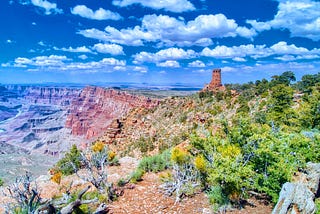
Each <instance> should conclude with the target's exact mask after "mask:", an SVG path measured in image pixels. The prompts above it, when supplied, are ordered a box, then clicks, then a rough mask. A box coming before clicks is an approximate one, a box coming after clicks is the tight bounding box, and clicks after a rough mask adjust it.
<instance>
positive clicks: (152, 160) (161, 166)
mask: <svg viewBox="0 0 320 214" xmlns="http://www.w3.org/2000/svg"><path fill="white" fill-rule="evenodd" d="M169 160H170V151H169V150H165V151H164V152H163V153H161V154H159V155H154V156H150V157H144V158H143V159H142V160H141V161H140V163H139V165H138V169H141V170H143V171H145V172H160V171H163V170H165V169H167V168H169V167H170V161H169Z"/></svg>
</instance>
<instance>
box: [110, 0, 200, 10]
mask: <svg viewBox="0 0 320 214" xmlns="http://www.w3.org/2000/svg"><path fill="white" fill-rule="evenodd" d="M112 3H113V4H114V5H116V6H120V7H126V6H129V5H132V4H140V5H142V6H144V7H149V8H152V9H155V10H159V9H163V10H166V11H171V12H175V13H180V12H185V11H192V10H195V9H196V8H195V7H194V5H193V4H192V3H191V2H189V1H187V0H161V1H152V0H113V1H112Z"/></svg>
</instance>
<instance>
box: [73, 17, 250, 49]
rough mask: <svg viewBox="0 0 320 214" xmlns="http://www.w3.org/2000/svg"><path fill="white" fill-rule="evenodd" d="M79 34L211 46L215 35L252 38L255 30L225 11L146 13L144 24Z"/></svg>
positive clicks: (114, 40) (117, 40) (132, 43)
mask: <svg viewBox="0 0 320 214" xmlns="http://www.w3.org/2000/svg"><path fill="white" fill-rule="evenodd" d="M78 33H79V34H81V35H83V36H85V37H88V38H94V39H98V40H101V41H104V42H106V43H117V44H124V45H130V46H142V45H144V43H146V42H157V43H158V45H159V46H174V45H178V46H192V45H196V46H208V45H211V44H212V43H213V42H212V38H224V37H236V36H241V37H244V38H250V39H251V38H253V37H254V36H255V35H256V31H255V30H253V29H248V28H246V27H242V26H238V24H237V23H236V22H235V20H233V19H228V18H227V17H226V16H225V15H223V14H216V15H199V16H198V17H196V18H195V19H194V20H191V21H188V22H185V21H184V20H181V19H176V18H174V17H170V16H167V15H155V14H153V15H145V16H144V17H143V19H142V23H141V26H138V25H137V26H135V27H133V28H126V29H120V30H118V29H116V28H114V27H111V26H107V27H106V28H105V29H104V31H101V30H98V29H95V28H92V29H86V30H80V31H79V32H78Z"/></svg>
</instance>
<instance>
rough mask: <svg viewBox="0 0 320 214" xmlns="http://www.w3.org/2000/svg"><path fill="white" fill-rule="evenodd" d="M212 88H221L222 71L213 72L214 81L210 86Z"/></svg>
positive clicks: (218, 69)
mask: <svg viewBox="0 0 320 214" xmlns="http://www.w3.org/2000/svg"><path fill="white" fill-rule="evenodd" d="M209 85H210V86H211V87H214V88H218V87H221V86H222V84H221V69H220V68H217V69H213V71H212V80H211V82H210V84H209Z"/></svg>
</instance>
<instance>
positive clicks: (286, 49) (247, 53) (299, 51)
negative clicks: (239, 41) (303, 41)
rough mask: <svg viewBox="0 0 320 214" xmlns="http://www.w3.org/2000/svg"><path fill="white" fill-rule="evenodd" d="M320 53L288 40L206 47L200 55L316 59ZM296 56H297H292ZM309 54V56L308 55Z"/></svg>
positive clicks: (317, 50)
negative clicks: (262, 43)
mask: <svg viewBox="0 0 320 214" xmlns="http://www.w3.org/2000/svg"><path fill="white" fill-rule="evenodd" d="M319 54H320V49H317V48H314V49H312V50H308V49H307V48H304V47H297V46H296V45H294V44H291V45H288V44H287V42H284V41H281V42H278V43H276V44H274V45H272V46H271V47H266V45H252V44H249V45H240V46H232V47H227V46H224V45H222V46H216V47H215V48H213V49H210V48H207V47H206V48H204V49H203V50H202V51H201V53H200V55H201V56H206V57H213V58H220V59H233V60H234V61H238V62H241V61H245V59H244V58H245V57H251V58H253V59H257V58H263V57H269V56H276V57H277V58H276V59H280V60H283V61H285V60H286V61H289V60H295V59H308V57H309V59H315V58H317V56H318V55H319ZM292 56H295V57H292ZM307 56H308V57H307Z"/></svg>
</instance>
